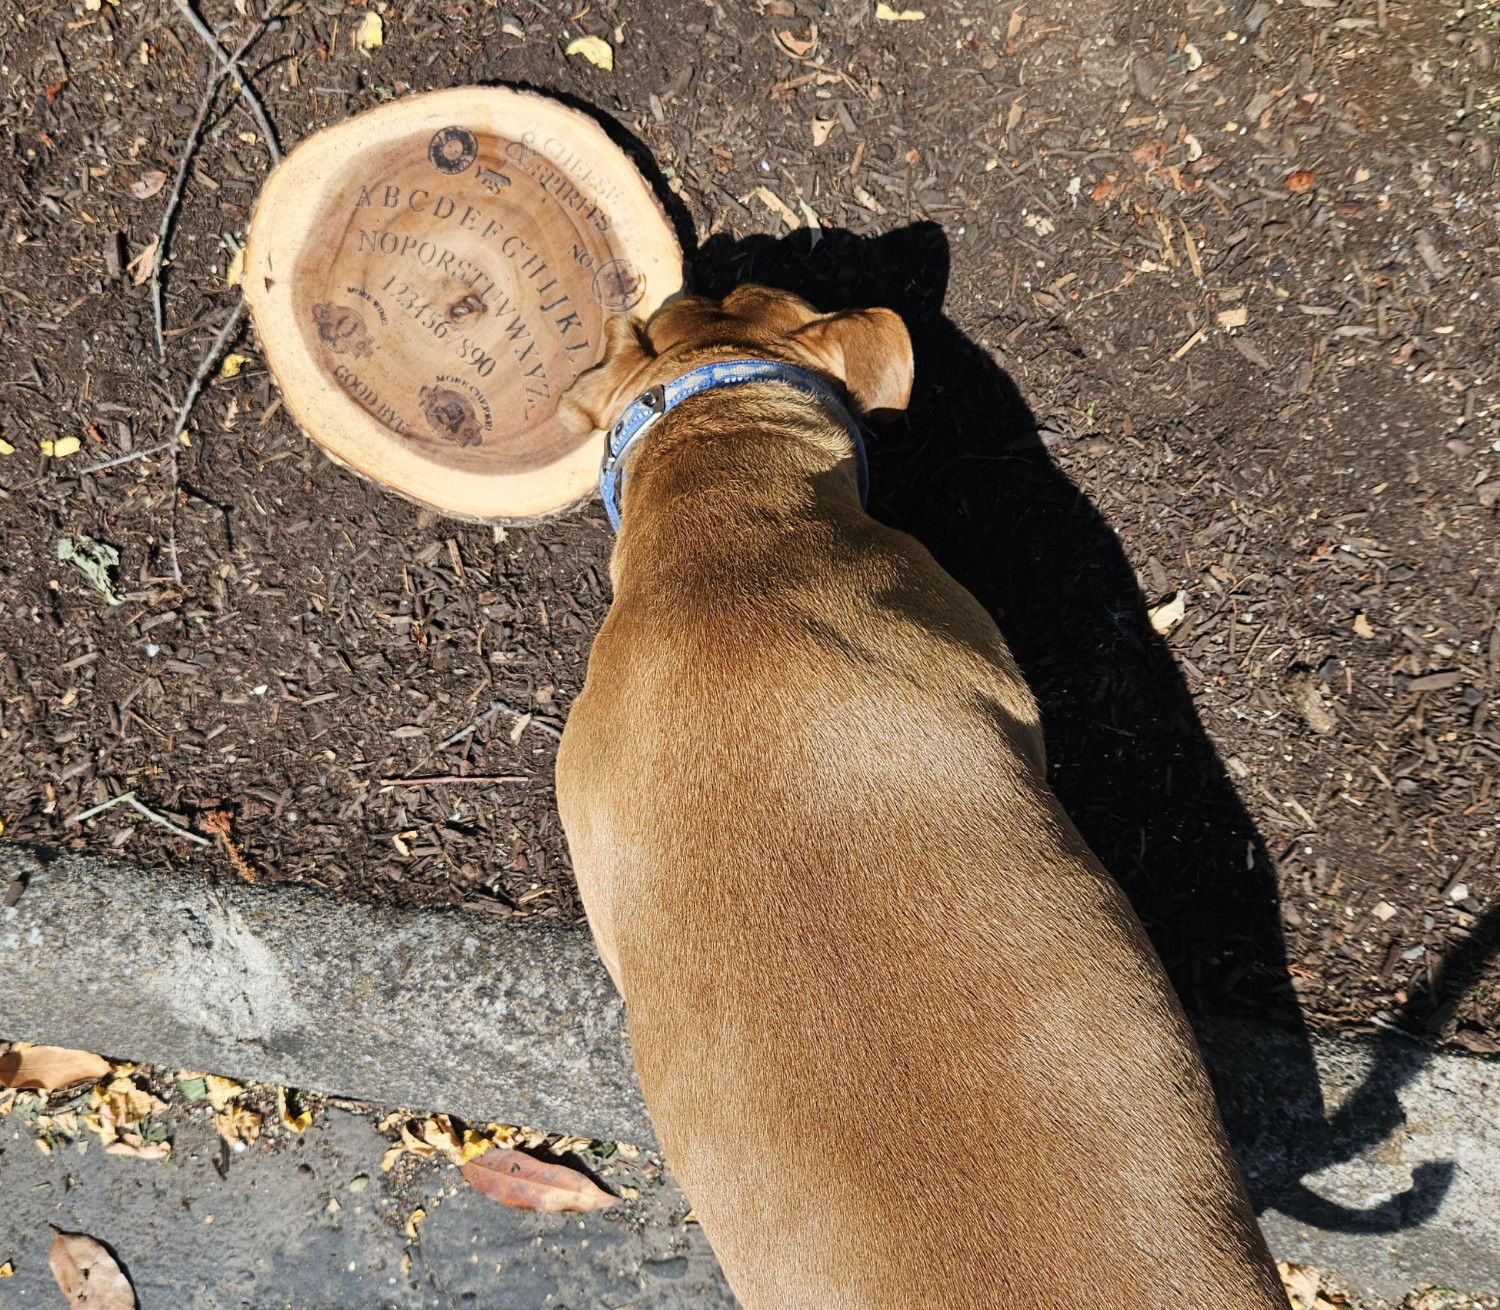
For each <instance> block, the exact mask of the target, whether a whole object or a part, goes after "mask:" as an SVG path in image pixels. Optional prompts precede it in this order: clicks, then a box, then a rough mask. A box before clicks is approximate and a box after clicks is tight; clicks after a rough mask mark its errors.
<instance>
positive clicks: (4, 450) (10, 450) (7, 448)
mask: <svg viewBox="0 0 1500 1310" xmlns="http://www.w3.org/2000/svg"><path fill="white" fill-rule="evenodd" d="M15 453H16V448H15V447H14V446H12V445H11V444H10V442H8V441H7V440H6V439H5V438H4V437H0V455H14V454H15Z"/></svg>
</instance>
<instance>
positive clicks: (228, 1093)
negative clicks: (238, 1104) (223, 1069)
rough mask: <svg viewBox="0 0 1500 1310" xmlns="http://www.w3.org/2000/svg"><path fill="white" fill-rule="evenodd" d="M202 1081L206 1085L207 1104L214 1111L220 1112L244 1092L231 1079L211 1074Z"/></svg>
mask: <svg viewBox="0 0 1500 1310" xmlns="http://www.w3.org/2000/svg"><path fill="white" fill-rule="evenodd" d="M204 1081H205V1082H206V1083H207V1084H208V1103H209V1104H210V1105H211V1106H213V1108H214V1109H215V1110H222V1109H223V1108H224V1107H225V1106H226V1105H228V1104H229V1103H230V1101H232V1100H234V1098H235V1097H236V1096H238V1095H239V1094H240V1093H241V1092H243V1091H244V1090H245V1089H244V1087H243V1086H242V1085H241V1084H239V1083H237V1082H235V1081H234V1079H233V1078H220V1077H219V1076H218V1074H212V1073H211V1074H209V1075H208V1077H207V1078H206V1079H205V1080H204Z"/></svg>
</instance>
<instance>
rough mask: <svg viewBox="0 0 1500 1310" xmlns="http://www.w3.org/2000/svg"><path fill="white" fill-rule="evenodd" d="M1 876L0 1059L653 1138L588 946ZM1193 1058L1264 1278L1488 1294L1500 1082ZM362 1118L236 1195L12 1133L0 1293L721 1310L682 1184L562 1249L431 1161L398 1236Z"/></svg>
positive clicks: (611, 1001) (1438, 1067)
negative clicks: (414, 1227) (347, 1187)
mask: <svg viewBox="0 0 1500 1310" xmlns="http://www.w3.org/2000/svg"><path fill="white" fill-rule="evenodd" d="M15 877H22V878H24V879H25V880H26V885H25V890H24V893H23V894H22V895H21V896H20V899H19V900H18V901H17V902H16V903H15V904H14V905H13V906H11V907H9V908H8V909H4V910H0V959H3V960H4V965H5V981H4V985H3V986H0V1036H3V1037H7V1038H10V1039H24V1040H29V1041H36V1042H44V1043H50V1044H56V1045H65V1046H77V1047H82V1048H85V1049H90V1050H97V1051H100V1052H101V1053H104V1054H107V1055H110V1056H112V1057H117V1058H129V1059H135V1060H144V1061H151V1062H154V1063H158V1064H162V1065H165V1066H167V1067H169V1068H181V1067H191V1068H197V1069H208V1070H212V1071H213V1072H217V1073H222V1074H226V1075H228V1076H231V1077H236V1078H239V1079H242V1080H246V1081H256V1082H271V1083H278V1084H282V1085H286V1086H293V1087H300V1088H304V1089H312V1090H317V1091H322V1092H327V1093H330V1094H333V1095H336V1096H340V1097H348V1098H352V1099H356V1100H362V1101H369V1102H373V1103H375V1104H384V1105H391V1104H401V1105H406V1106H410V1107H412V1108H414V1109H424V1110H432V1111H447V1112H449V1113H453V1114H457V1115H461V1116H464V1117H467V1118H470V1119H474V1120H481V1121H489V1120H497V1121H500V1122H507V1123H525V1124H533V1125H536V1126H538V1127H541V1128H546V1129H549V1130H552V1131H557V1132H568V1133H576V1134H579V1135H583V1136H589V1137H594V1138H600V1139H607V1140H624V1141H626V1142H633V1143H636V1144H638V1145H641V1146H645V1147H649V1146H651V1145H652V1144H653V1139H652V1136H651V1133H650V1126H649V1121H648V1120H647V1118H646V1115H645V1110H644V1106H643V1104H642V1102H641V1097H640V1091H639V1088H638V1087H637V1085H636V1083H635V1080H634V1076H633V1072H632V1068H631V1063H630V1053H629V1045H628V1040H627V1038H626V1035H625V1031H624V1012H623V1008H622V1006H621V1005H620V1002H619V999H618V997H617V996H616V995H615V992H614V990H613V987H612V986H611V984H610V982H609V979H608V976H607V975H606V974H605V972H604V970H603V967H602V966H601V965H600V964H599V962H598V959H597V957H596V955H595V954H594V952H593V948H592V945H591V943H590V941H589V938H588V935H587V933H586V932H583V931H578V930H572V931H569V930H555V929H554V930H531V929H527V928H524V927H518V926H513V925H511V924H509V923H506V922H496V921H494V920H491V919H489V918H487V917H484V916H478V915H474V914H466V913H463V912H449V911H436V912H435V911H416V910H391V909H384V908H380V907H371V906H354V905H347V904H345V903H343V902H340V901H339V900H337V899H336V898H334V897H331V896H328V895H324V894H320V893H314V892H309V891H306V890H303V889H300V888H298V889H293V888H285V887H280V888H263V887H243V886H222V887H210V886H209V885H208V884H207V883H206V882H204V881H201V880H200V877H199V875H196V874H187V873H185V874H180V875H175V876H167V875H161V874H154V873H150V872H145V871H142V870H139V869H136V868H133V867H132V866H129V865H124V864H116V863H110V862H105V861H101V860H98V859H96V858H92V857H72V856H67V857H63V858H59V859H53V860H51V861H50V862H46V863H42V862H39V861H38V860H37V859H35V858H34V857H33V856H31V855H29V854H28V853H27V852H25V851H21V850H18V849H16V848H8V849H7V848H0V884H3V883H6V882H9V881H10V880H11V879H12V878H15ZM1198 1034H1199V1040H1200V1043H1201V1045H1202V1047H1203V1051H1204V1055H1205V1059H1206V1061H1207V1063H1208V1065H1209V1069H1210V1073H1211V1074H1212V1076H1213V1077H1214V1081H1215V1086H1216V1088H1217V1090H1218V1092H1219V1098H1220V1104H1221V1106H1222V1107H1223V1110H1224V1114H1225V1119H1226V1123H1227V1125H1228V1127H1229V1130H1230V1136H1231V1139H1232V1140H1233V1143H1234V1146H1235V1149H1236V1152H1237V1154H1238V1155H1239V1158H1240V1161H1241V1164H1242V1166H1243V1167H1244V1170H1245V1174H1246V1178H1247V1182H1248V1184H1249V1186H1250V1189H1251V1194H1252V1198H1253V1199H1254V1200H1255V1202H1256V1207H1257V1212H1258V1213H1259V1214H1260V1216H1261V1222H1262V1225H1263V1227H1264V1229H1265V1231H1266V1233H1267V1236H1268V1238H1269V1239H1270V1241H1271V1245H1272V1248H1273V1249H1274V1250H1275V1251H1276V1253H1277V1254H1278V1256H1280V1257H1281V1258H1283V1259H1289V1260H1292V1261H1296V1262H1300V1263H1310V1264H1315V1265H1317V1266H1319V1267H1321V1268H1325V1269H1332V1270H1335V1271H1337V1273H1338V1275H1339V1276H1340V1277H1341V1278H1343V1279H1344V1280H1345V1281H1346V1282H1347V1283H1348V1284H1349V1285H1350V1286H1351V1288H1353V1289H1355V1290H1356V1291H1358V1292H1360V1293H1362V1294H1368V1295H1378V1296H1381V1297H1385V1298H1388V1299H1390V1300H1391V1301H1393V1302H1394V1301H1396V1300H1399V1298H1400V1297H1401V1296H1402V1295H1403V1294H1404V1293H1406V1292H1407V1291H1410V1290H1412V1289H1413V1288H1415V1287H1416V1286H1418V1285H1419V1284H1420V1283H1423V1282H1430V1283H1437V1284H1441V1285H1443V1286H1446V1287H1452V1288H1458V1289H1461V1290H1464V1291H1468V1292H1471V1293H1475V1294H1489V1295H1495V1294H1497V1293H1500V1094H1497V1093H1500V1061H1497V1060H1494V1059H1486V1058H1483V1057H1477V1056H1459V1055H1453V1054H1446V1053H1445V1054H1439V1053H1437V1052H1435V1051H1433V1050H1431V1049H1430V1048H1427V1047H1425V1046H1423V1045H1422V1044H1420V1043H1417V1042H1415V1041H1413V1040H1411V1039H1408V1038H1405V1037H1397V1036H1394V1035H1384V1036H1380V1037H1378V1038H1374V1039H1372V1038H1357V1039H1347V1038H1328V1037H1315V1036H1310V1035H1308V1034H1306V1033H1288V1032H1283V1031H1281V1030H1278V1029H1273V1028H1267V1027H1261V1026H1257V1025H1253V1024H1245V1023H1239V1022H1226V1021H1223V1020H1214V1019H1202V1020H1200V1021H1198ZM371 1123H372V1121H370V1120H368V1119H362V1118H360V1117H358V1116H354V1115H350V1114H348V1113H345V1112H343V1111H334V1112H331V1113H330V1114H329V1115H328V1116H327V1118H326V1120H325V1119H323V1118H320V1119H319V1120H318V1121H317V1122H316V1123H315V1125H314V1127H313V1128H312V1129H310V1130H309V1131H308V1134H307V1136H306V1137H305V1138H303V1139H290V1140H287V1141H285V1142H281V1143H279V1144H278V1145H277V1146H276V1148H275V1149H274V1150H269V1151H268V1150H264V1149H261V1148H258V1147H252V1148H251V1150H250V1151H248V1152H247V1153H246V1154H245V1155H244V1156H243V1157H240V1158H238V1159H236V1160H235V1161H234V1163H233V1164H232V1166H231V1168H230V1171H229V1177H228V1179H227V1180H223V1179H220V1178H219V1177H218V1175H217V1174H216V1173H215V1172H214V1170H213V1168H212V1165H211V1163H210V1160H209V1157H210V1154H211V1153H212V1151H213V1150H214V1149H216V1147H215V1145H214V1142H213V1140H212V1136H211V1134H212V1129H211V1128H209V1127H207V1126H206V1125H205V1124H203V1123H200V1122H197V1121H195V1120H191V1116H190V1121H189V1122H186V1123H185V1124H184V1125H183V1127H182V1129H181V1135H180V1136H179V1137H178V1139H177V1143H178V1144H177V1149H176V1152H175V1154H174V1157H173V1160H172V1162H171V1163H170V1164H168V1165H165V1166H162V1165H151V1164H144V1163H142V1162H138V1161H129V1160H126V1161H121V1160H117V1159H114V1158H112V1157H105V1156H102V1155H101V1154H100V1153H99V1151H98V1149H97V1147H95V1148H94V1149H93V1150H92V1151H90V1152H89V1153H88V1154H86V1155H83V1156H78V1155H76V1154H67V1153H65V1154H64V1155H62V1156H59V1157H56V1158H53V1159H50V1160H49V1159H47V1158H45V1157H43V1156H42V1155H41V1154H40V1152H38V1151H37V1150H36V1148H35V1146H33V1145H31V1144H29V1143H28V1142H26V1141H25V1140H24V1138H25V1137H26V1135H27V1130H25V1129H24V1128H19V1127H16V1126H13V1125H12V1124H11V1123H9V1122H8V1121H6V1120H3V1119H0V1133H3V1136H4V1138H5V1139H6V1140H0V1147H3V1148H4V1151H5V1154H4V1157H3V1158H0V1261H3V1260H5V1259H6V1258H15V1259H17V1262H18V1263H17V1271H18V1272H17V1279H18V1280H19V1281H16V1280H12V1281H10V1282H8V1283H4V1284H0V1294H3V1296H4V1300H5V1302H6V1303H7V1304H9V1303H11V1301H12V1298H13V1297H15V1296H17V1295H19V1294H20V1293H21V1292H22V1291H25V1290H26V1289H34V1288H35V1287H37V1286H45V1285H50V1280H49V1281H48V1283H46V1284H38V1283H37V1282H36V1281H35V1280H36V1278H37V1277H38V1276H39V1275H38V1274H37V1273H36V1270H37V1269H40V1270H41V1271H42V1273H41V1276H45V1248H46V1243H47V1242H48V1241H49V1240H50V1230H48V1229H47V1228H46V1225H47V1224H48V1223H49V1222H54V1223H57V1224H59V1225H60V1226H64V1227H69V1226H76V1227H77V1228H79V1229H81V1230H83V1231H88V1232H91V1233H93V1234H94V1235H95V1236H98V1237H100V1238H102V1239H103V1240H105V1241H108V1242H112V1243H115V1244H116V1245H117V1247H118V1249H119V1250H120V1253H121V1255H122V1256H123V1257H124V1258H125V1260H126V1263H127V1264H128V1265H129V1267H130V1270H131V1272H132V1274H133V1275H135V1276H136V1277H137V1279H138V1286H140V1287H141V1288H142V1290H143V1301H142V1304H143V1307H144V1310H178V1307H191V1308H192V1310H198V1308H199V1307H202V1308H203V1310H210V1308H212V1310H218V1307H230V1306H235V1307H239V1306H255V1307H261V1306H265V1307H271V1306H296V1307H301V1306H309V1307H312V1306H323V1305H340V1304H341V1305H372V1306H373V1305H380V1306H385V1305H390V1306H403V1307H404V1306H407V1305H410V1306H417V1305H434V1306H439V1305H442V1306H446V1305H449V1304H453V1305H465V1306H486V1305H496V1306H505V1307H512V1306H529V1305H533V1304H534V1305H538V1306H541V1305H544V1304H545V1305H546V1306H548V1307H556V1306H569V1307H572V1308H573V1310H582V1308H583V1307H594V1306H607V1307H611V1308H612V1310H622V1308H623V1307H624V1306H627V1305H629V1306H632V1307H639V1310H651V1308H653V1307H675V1306H677V1305H678V1304H690V1305H704V1306H725V1307H727V1306H730V1305H732V1304H733V1302H732V1299H731V1298H730V1296H729V1294H728V1291H727V1289H726V1288H725V1287H724V1285H723V1282H722V1279H721V1278H720V1276H719V1274H718V1272H717V1268H716V1266H715V1265H714V1263H713V1259H712V1255H711V1253H710V1252H709V1251H708V1249H707V1246H706V1244H705V1243H704V1241H703V1239H702V1235H701V1233H700V1232H699V1231H698V1229H697V1227H696V1225H691V1224H689V1225H686V1226H684V1225H683V1224H682V1223H681V1221H680V1219H681V1212H682V1211H683V1210H685V1208H686V1205H685V1202H682V1201H681V1198H680V1194H678V1193H676V1192H675V1191H673V1190H672V1189H671V1187H670V1184H668V1187H667V1188H666V1189H665V1190H664V1191H662V1192H660V1193H657V1194H655V1195H654V1196H653V1197H650V1198H648V1200H647V1201H645V1202H641V1203H639V1204H636V1203H632V1205H631V1206H629V1207H627V1208H626V1211H611V1212H607V1213H605V1214H602V1215H594V1216H590V1217H587V1218H585V1219H584V1220H583V1221H582V1223H583V1227H582V1228H579V1227H578V1223H579V1220H578V1219H576V1218H574V1219H571V1220H564V1219H561V1218H552V1217H544V1216H532V1215H520V1214H516V1213H514V1212H510V1211H506V1210H504V1209H502V1208H500V1207H497V1206H495V1205H494V1204H493V1203H492V1202H490V1201H488V1200H486V1199H485V1198H482V1197H479V1196H477V1195H473V1194H471V1193H469V1192H468V1191H467V1189H465V1188H464V1186H463V1184H462V1181H461V1179H460V1178H459V1177H458V1175H456V1174H454V1173H452V1172H451V1171H448V1172H447V1173H446V1176H444V1175H443V1174H442V1172H441V1171H440V1170H439V1168H438V1167H437V1166H432V1167H431V1169H430V1170H429V1171H428V1173H429V1174H430V1178H429V1181H428V1182H427V1183H425V1184H424V1186H431V1187H437V1186H439V1182H438V1181H437V1180H438V1179H440V1178H442V1179H443V1183H442V1185H443V1186H444V1188H445V1191H446V1188H447V1187H448V1186H450V1185H451V1186H453V1187H455V1188H456V1190H455V1191H454V1193H453V1194H452V1195H446V1194H445V1196H444V1198H443V1200H442V1201H441V1204H440V1205H438V1206H436V1207H434V1208H433V1210H432V1216H431V1218H429V1220H428V1221H427V1224H426V1225H425V1226H424V1227H423V1229H422V1240H421V1241H420V1243H417V1244H415V1245H413V1244H411V1243H409V1242H407V1241H406V1240H405V1238H404V1236H403V1234H402V1232H401V1227H400V1223H396V1222H393V1219H392V1216H398V1217H400V1216H399V1214H398V1212H399V1211H400V1210H401V1209H402V1207H403V1206H406V1207H407V1208H408V1209H409V1206H410V1204H412V1203H414V1202H412V1201H411V1198H410V1197H409V1196H404V1195H402V1194H400V1192H399V1188H398V1190H397V1192H395V1193H392V1194H389V1195H388V1194H387V1188H388V1187H390V1186H395V1185H396V1183H397V1182H398V1181H399V1180H393V1179H389V1178H385V1177H378V1178H377V1177H376V1175H375V1171H374V1169H373V1163H374V1161H376V1160H378V1158H379V1155H380V1153H381V1151H382V1150H383V1149H384V1145H385V1143H384V1139H382V1138H380V1137H378V1136H377V1134H375V1133H374V1131H373V1129H372V1127H371ZM16 1133H19V1136H14V1135H13V1134H16ZM194 1134H197V1137H196V1138H195V1136H194ZM195 1143H196V1145H195ZM195 1156H196V1157H197V1158H194V1157H195ZM304 1166H305V1168H304ZM307 1170H310V1171H311V1172H310V1173H309V1172H307ZM361 1171H364V1172H366V1173H369V1174H370V1175H371V1177H372V1178H374V1179H375V1181H374V1182H372V1183H371V1185H370V1187H369V1188H368V1189H367V1191H366V1193H365V1194H364V1195H365V1196H366V1197H367V1198H368V1199H367V1200H353V1203H352V1204H351V1203H350V1202H351V1200H352V1196H345V1195H343V1194H342V1193H340V1192H339V1191H338V1188H339V1187H340V1186H341V1185H342V1184H341V1183H340V1179H341V1178H343V1177H344V1176H345V1175H347V1176H349V1177H353V1176H354V1174H355V1173H358V1172H361ZM425 1176H427V1175H424V1177H425ZM70 1180H71V1181H70ZM377 1184H379V1185H378V1186H377ZM184 1197H187V1198H189V1199H188V1200H186V1201H184V1199H183V1198H184ZM330 1198H339V1199H340V1208H338V1209H335V1210H329V1209H328V1206H327V1202H328V1200H329V1199H330ZM658 1202H659V1203H660V1208H659V1209H657V1208H653V1207H656V1206H657V1204H658ZM209 1213H212V1214H214V1221H213V1223H212V1224H209V1223H208V1222H207V1219H206V1216H207V1214H209ZM224 1215H229V1216H230V1218H229V1219H228V1220H227V1221H226V1220H225V1218H224V1217H223V1216H224ZM200 1216H201V1218H202V1222H201V1226H200ZM226 1222H228V1223H229V1224H230V1233H229V1235H228V1236H226V1235H225V1232H224V1224H225V1223H226ZM401 1222H402V1223H404V1217H401ZM585 1242H587V1245H586V1246H585ZM39 1244H40V1245H39ZM408 1247H411V1255H412V1258H413V1260H414V1261H415V1263H414V1265H413V1272H412V1274H411V1276H410V1277H407V1276H406V1275H405V1274H403V1272H402V1271H401V1268H400V1261H401V1256H402V1254H403V1252H405V1251H406V1250H407V1248H408ZM28 1271H29V1272H28ZM27 1280H31V1281H27ZM392 1280H394V1281H392ZM642 1280H644V1281H642ZM148 1288H149V1289H150V1295H149V1296H146V1295H144V1293H145V1291H146V1290H147V1289H148ZM27 1294H28V1295H37V1293H36V1292H35V1291H34V1290H32V1291H29V1292H28V1293H27ZM54 1295H55V1293H54ZM549 1295H550V1298H551V1299H548V1297H549ZM424 1298H425V1299H424ZM15 1303H17V1304H28V1303H39V1304H45V1302H26V1301H23V1300H18V1301H16V1302H15Z"/></svg>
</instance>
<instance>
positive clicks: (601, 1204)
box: [462, 1147, 618, 1214]
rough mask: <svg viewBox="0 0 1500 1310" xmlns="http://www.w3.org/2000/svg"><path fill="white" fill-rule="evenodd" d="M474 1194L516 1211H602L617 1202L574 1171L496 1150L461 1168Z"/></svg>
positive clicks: (521, 1152) (499, 1148)
mask: <svg viewBox="0 0 1500 1310" xmlns="http://www.w3.org/2000/svg"><path fill="white" fill-rule="evenodd" d="M462 1173H463V1176H464V1179H465V1180H466V1181H467V1182H468V1184H469V1186H470V1187H472V1188H473V1189H474V1190H475V1191H476V1192H483V1193H484V1194H485V1195H486V1196H487V1197H489V1198H490V1199H491V1200H492V1201H499V1202H500V1204H501V1205H508V1206H511V1207H512V1208H514V1209H517V1210H545V1211H547V1212H548V1213H549V1214H556V1213H558V1212H559V1211H563V1210H571V1211H579V1212H582V1211H586V1210H602V1209H604V1208H605V1207H606V1206H611V1205H613V1204H614V1203H615V1201H616V1200H617V1199H618V1198H616V1197H613V1196H611V1195H610V1194H609V1193H608V1192H606V1191H603V1190H602V1189H600V1188H598V1187H596V1186H595V1185H594V1183H593V1182H592V1181H590V1180H589V1179H588V1178H587V1177H585V1176H584V1175H583V1174H581V1173H579V1172H578V1170H576V1169H569V1168H568V1167H567V1166H566V1165H560V1164H543V1163H542V1162H541V1161H540V1160H538V1159H535V1158H534V1157H533V1156H529V1155H527V1154H526V1153H525V1152H524V1151H512V1150H510V1149H508V1148H506V1147H497V1148H496V1149H494V1150H491V1151H486V1152H485V1153H484V1154H483V1155H481V1156H480V1157H479V1158H478V1159H477V1160H471V1161H470V1162H469V1163H468V1164H466V1165H464V1166H463V1167H462Z"/></svg>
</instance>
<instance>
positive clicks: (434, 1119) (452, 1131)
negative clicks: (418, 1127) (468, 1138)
mask: <svg viewBox="0 0 1500 1310" xmlns="http://www.w3.org/2000/svg"><path fill="white" fill-rule="evenodd" d="M422 1140H423V1141H424V1142H426V1143H427V1145H428V1146H430V1147H432V1148H433V1149H434V1150H436V1151H440V1152H441V1153H442V1154H443V1155H445V1156H446V1157H447V1158H448V1161H449V1163H451V1164H462V1163H463V1139H462V1138H461V1137H460V1136H459V1135H458V1130H457V1129H456V1128H454V1126H453V1121H452V1120H451V1119H449V1118H448V1116H447V1115H446V1114H435V1115H432V1116H431V1117H429V1118H428V1120H427V1122H426V1123H424V1124H423V1125H422Z"/></svg>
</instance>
